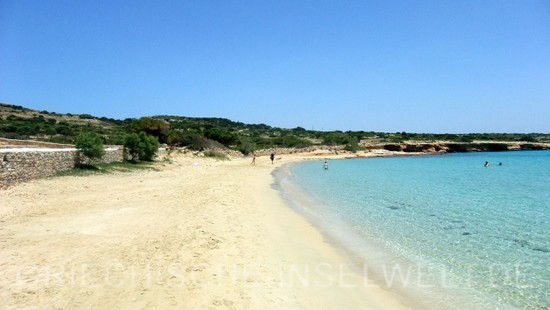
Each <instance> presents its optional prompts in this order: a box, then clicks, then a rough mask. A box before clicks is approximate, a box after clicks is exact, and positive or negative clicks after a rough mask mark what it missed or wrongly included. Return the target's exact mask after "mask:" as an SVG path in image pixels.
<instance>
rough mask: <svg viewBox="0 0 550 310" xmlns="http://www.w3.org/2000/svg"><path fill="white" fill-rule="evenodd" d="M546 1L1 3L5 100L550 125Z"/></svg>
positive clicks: (345, 125)
mask: <svg viewBox="0 0 550 310" xmlns="http://www.w3.org/2000/svg"><path fill="white" fill-rule="evenodd" d="M549 55H550V1H546V0H541V1H534V0H533V1H530V0H525V1H519V0H499V1H478V0H475V1H468V0H466V1H447V0H433V1H429V0H420V1H405V0H403V1H367V0H362V1H345V0H344V1H301V0H294V1H279V0H277V1H276V0H273V1H262V0H258V1H229V0H228V1H222V0H220V1H205V0H201V1H183V0H182V1H121V0H114V1H106V0H93V1H91V0H78V1H72V0H71V1H61V0H48V1H38V0H36V1H29V0H0V102H4V103H11V104H17V105H23V106H26V107H30V108H34V109H39V110H48V111H55V112H69V113H90V114H93V115H97V116H106V117H113V118H126V117H141V116H150V115H164V114H168V115H182V116H209V117H226V118H229V119H232V120H236V121H242V122H246V123H265V124H269V125H272V126H279V127H287V128H291V127H296V126H302V127H304V128H307V129H316V130H334V129H340V130H367V131H370V130H374V131H387V132H396V131H407V132H432V133H446V132H448V133H469V132H545V133H549V132H550V121H548V119H549V117H550V56H549Z"/></svg>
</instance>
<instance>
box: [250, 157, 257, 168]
mask: <svg viewBox="0 0 550 310" xmlns="http://www.w3.org/2000/svg"><path fill="white" fill-rule="evenodd" d="M250 165H251V166H255V165H256V154H252V162H251V163H250Z"/></svg>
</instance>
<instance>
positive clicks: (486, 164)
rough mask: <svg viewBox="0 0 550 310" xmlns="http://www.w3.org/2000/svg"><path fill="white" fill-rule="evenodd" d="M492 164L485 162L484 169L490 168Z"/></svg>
mask: <svg viewBox="0 0 550 310" xmlns="http://www.w3.org/2000/svg"><path fill="white" fill-rule="evenodd" d="M490 165H491V164H489V162H488V161H486V162H485V164H484V165H483V167H489V166H490Z"/></svg>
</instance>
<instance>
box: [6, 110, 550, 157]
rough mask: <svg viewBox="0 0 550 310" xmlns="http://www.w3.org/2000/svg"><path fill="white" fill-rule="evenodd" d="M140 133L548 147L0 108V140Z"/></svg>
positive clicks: (508, 136)
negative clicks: (84, 134) (86, 134)
mask: <svg viewBox="0 0 550 310" xmlns="http://www.w3.org/2000/svg"><path fill="white" fill-rule="evenodd" d="M140 132H145V133H147V134H149V135H152V136H154V137H156V138H157V139H158V141H159V142H160V143H163V144H167V145H170V146H176V147H187V148H190V149H194V150H204V149H211V148H228V149H232V150H237V151H240V152H241V153H243V154H245V155H246V154H249V153H250V152H253V151H255V150H259V149H269V148H303V147H308V146H344V147H345V149H347V150H349V151H357V150H360V149H364V148H369V147H372V146H373V145H376V146H381V145H382V148H386V149H390V150H391V149H392V148H394V149H395V148H400V150H406V149H407V148H406V147H399V146H396V145H400V144H408V145H422V144H424V145H428V144H434V143H446V144H450V145H451V148H450V151H457V152H459V151H468V150H471V149H470V146H471V145H472V144H476V145H477V146H480V145H481V146H484V145H485V148H481V149H478V150H505V149H504V146H503V145H505V144H506V143H523V144H522V145H525V146H526V149H530V145H531V146H533V145H535V144H537V143H550V134H548V133H530V134H525V133H471V134H421V133H407V132H396V133H384V132H373V131H345V132H344V131H314V130H306V129H304V128H302V127H296V128H290V129H287V128H278V127H272V126H269V125H266V124H245V123H241V122H235V121H231V120H228V119H224V118H199V117H182V116H152V117H143V118H139V119H133V118H127V119H124V120H118V119H112V118H106V117H96V116H93V115H90V114H62V113H56V112H49V111H36V110H32V109H28V108H25V107H22V106H16V105H9V104H0V137H3V138H9V139H23V140H25V139H32V140H38V141H46V142H56V143H67V144H74V143H75V141H76V138H77V137H78V136H79V135H80V134H81V133H93V134H97V135H99V136H100V137H101V139H102V140H103V143H104V144H108V145H109V144H116V145H121V144H123V143H124V138H125V136H126V135H128V134H130V133H140ZM499 143H500V146H499ZM426 148H427V146H424V147H422V146H421V147H420V149H414V148H410V149H411V151H418V150H420V151H422V150H423V149H426ZM522 148H523V147H522ZM531 149H538V147H536V146H534V147H532V148H531Z"/></svg>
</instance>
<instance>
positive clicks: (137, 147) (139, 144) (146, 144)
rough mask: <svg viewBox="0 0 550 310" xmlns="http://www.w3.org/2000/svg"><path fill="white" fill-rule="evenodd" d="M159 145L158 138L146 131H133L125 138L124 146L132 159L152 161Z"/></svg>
mask: <svg viewBox="0 0 550 310" xmlns="http://www.w3.org/2000/svg"><path fill="white" fill-rule="evenodd" d="M159 146H160V144H159V142H158V140H157V138H155V137H153V136H150V135H147V134H146V133H144V132H140V133H139V134H137V133H131V134H129V135H127V136H126V138H125V139H124V147H125V148H126V151H127V152H128V155H130V158H131V160H138V159H139V160H145V161H151V160H153V158H154V157H155V155H156V153H157V150H158V148H159Z"/></svg>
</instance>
